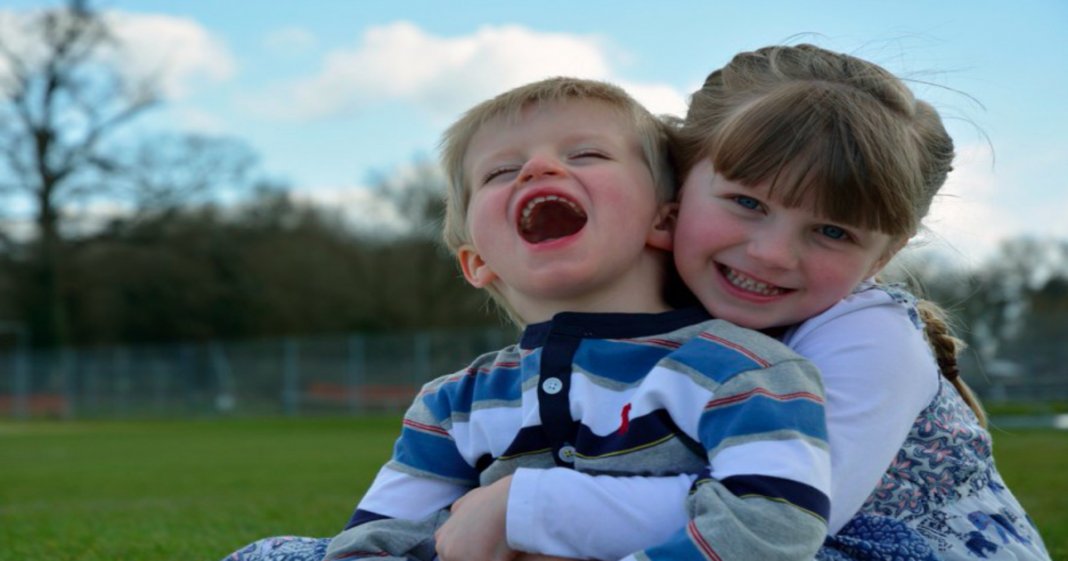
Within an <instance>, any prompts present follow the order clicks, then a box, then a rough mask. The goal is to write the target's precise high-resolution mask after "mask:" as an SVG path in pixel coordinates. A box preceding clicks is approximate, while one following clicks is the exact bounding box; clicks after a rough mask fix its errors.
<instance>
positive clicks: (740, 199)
mask: <svg viewBox="0 0 1068 561" xmlns="http://www.w3.org/2000/svg"><path fill="white" fill-rule="evenodd" d="M734 202H736V203H738V204H739V205H742V206H744V207H745V208H747V209H749V210H759V209H760V201H758V200H756V199H754V198H752V197H746V196H745V195H738V196H737V197H734Z"/></svg>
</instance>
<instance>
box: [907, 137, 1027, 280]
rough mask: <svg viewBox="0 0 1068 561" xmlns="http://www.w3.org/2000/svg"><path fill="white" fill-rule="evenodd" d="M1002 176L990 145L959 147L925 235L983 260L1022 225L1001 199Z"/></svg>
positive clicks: (972, 260)
mask: <svg viewBox="0 0 1068 561" xmlns="http://www.w3.org/2000/svg"><path fill="white" fill-rule="evenodd" d="M999 181H1000V178H999V177H998V176H997V174H996V173H995V169H994V167H993V156H992V154H991V151H990V147H989V146H988V145H986V144H981V145H972V146H964V147H960V148H958V149H957V157H956V159H955V160H954V164H953V171H952V172H950V174H949V177H948V178H947V180H946V184H945V185H944V186H943V187H942V189H941V191H939V194H938V195H937V196H936V197H935V200H934V203H933V204H932V205H931V211H930V213H929V214H928V216H927V218H926V219H925V220H924V224H925V225H926V226H927V228H928V230H930V232H929V233H928V234H926V235H925V236H924V238H925V240H926V242H927V243H929V244H930V245H932V246H934V247H935V248H937V249H941V250H943V251H946V252H948V253H952V254H955V255H957V256H958V257H959V258H961V259H963V260H965V261H967V262H969V263H979V262H982V261H983V260H984V259H985V258H986V257H988V256H989V255H990V254H991V253H992V252H993V251H994V249H995V248H996V247H997V245H998V243H999V242H1000V241H1001V240H1002V239H1004V238H1006V237H1011V236H1013V235H1016V234H1018V233H1019V232H1020V230H1021V226H1022V224H1020V222H1019V220H1018V219H1017V218H1016V216H1015V215H1014V214H1012V213H1010V212H1007V209H1006V208H1004V206H1003V204H1002V202H1001V201H999V198H998V195H999V190H1001V189H1004V188H1005V187H1004V185H1001V184H999Z"/></svg>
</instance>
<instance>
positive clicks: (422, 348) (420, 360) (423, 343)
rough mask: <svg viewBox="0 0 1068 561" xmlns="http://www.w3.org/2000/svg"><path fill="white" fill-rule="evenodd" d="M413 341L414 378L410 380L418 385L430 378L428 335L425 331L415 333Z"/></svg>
mask: <svg viewBox="0 0 1068 561" xmlns="http://www.w3.org/2000/svg"><path fill="white" fill-rule="evenodd" d="M413 343H414V347H415V348H414V349H413V350H414V352H413V353H412V356H413V360H414V362H415V368H413V369H412V377H413V378H415V379H414V380H412V382H413V383H414V385H415V387H419V386H422V385H423V383H425V382H426V381H427V380H429V379H430V337H429V336H427V334H426V333H416V334H415V338H414V341H413Z"/></svg>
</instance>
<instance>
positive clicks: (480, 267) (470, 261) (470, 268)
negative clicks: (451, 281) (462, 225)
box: [456, 244, 497, 288]
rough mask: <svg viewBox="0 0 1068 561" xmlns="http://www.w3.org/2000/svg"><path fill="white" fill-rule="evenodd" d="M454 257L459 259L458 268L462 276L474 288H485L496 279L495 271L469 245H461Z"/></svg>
mask: <svg viewBox="0 0 1068 561" xmlns="http://www.w3.org/2000/svg"><path fill="white" fill-rule="evenodd" d="M456 258H457V259H458V260H459V261H460V270H461V271H463V273H464V278H465V279H467V282H468V283H469V284H470V285H471V286H473V287H475V288H485V287H486V286H487V285H489V284H490V283H492V282H493V281H495V280H497V273H494V272H493V270H492V269H490V267H489V265H488V264H487V263H486V262H485V261H483V260H482V256H481V255H479V253H478V251H476V250H475V248H474V247H472V246H470V245H466V244H465V245H462V246H460V248H459V249H457V250H456Z"/></svg>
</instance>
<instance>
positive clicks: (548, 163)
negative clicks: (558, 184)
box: [519, 155, 565, 183]
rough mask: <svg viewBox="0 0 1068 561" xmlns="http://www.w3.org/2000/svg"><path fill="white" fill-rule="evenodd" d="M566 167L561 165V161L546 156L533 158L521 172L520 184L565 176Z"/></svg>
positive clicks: (524, 165)
mask: <svg viewBox="0 0 1068 561" xmlns="http://www.w3.org/2000/svg"><path fill="white" fill-rule="evenodd" d="M564 173H565V172H564V167H563V166H562V165H560V162H559V160H557V159H556V158H552V157H549V156H544V155H535V156H531V157H530V159H529V160H527V162H526V163H525V164H523V167H522V168H521V169H520V170H519V182H520V183H527V182H529V181H534V180H537V179H541V178H542V177H546V176H549V177H553V176H560V175H563V174H564Z"/></svg>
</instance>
